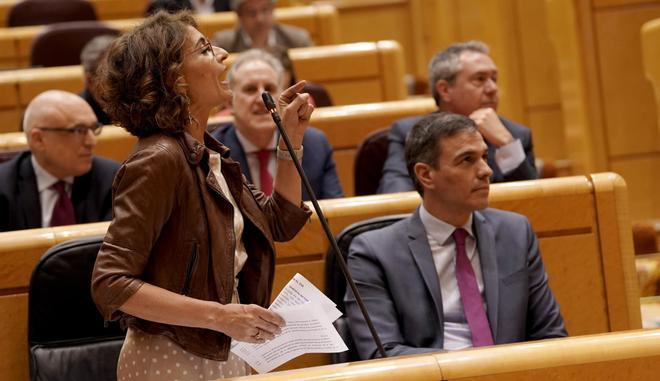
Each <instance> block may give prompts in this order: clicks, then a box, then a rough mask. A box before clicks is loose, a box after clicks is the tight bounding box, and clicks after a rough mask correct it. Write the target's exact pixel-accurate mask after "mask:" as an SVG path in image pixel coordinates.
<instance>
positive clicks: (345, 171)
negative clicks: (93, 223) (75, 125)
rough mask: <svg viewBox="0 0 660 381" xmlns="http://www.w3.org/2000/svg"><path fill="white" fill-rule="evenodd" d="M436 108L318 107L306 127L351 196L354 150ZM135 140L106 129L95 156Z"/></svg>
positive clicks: (15, 140)
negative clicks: (324, 147)
mask: <svg viewBox="0 0 660 381" xmlns="http://www.w3.org/2000/svg"><path fill="white" fill-rule="evenodd" d="M435 109H436V106H435V102H434V101H433V100H432V99H430V98H415V99H407V100H402V101H390V102H378V103H364V104H356V105H349V106H333V107H321V108H318V109H316V110H314V113H313V114H312V119H311V121H310V124H311V125H312V126H314V127H316V128H319V129H321V130H322V131H323V132H324V133H325V134H326V136H327V137H328V141H329V142H330V145H331V146H332V148H333V150H334V159H335V163H336V166H337V174H338V175H339V181H340V182H341V184H342V187H343V189H344V193H345V194H346V195H347V196H352V195H353V194H354V185H353V181H354V178H353V167H354V161H355V153H356V150H357V147H358V146H359V145H360V143H361V142H362V140H363V139H364V138H365V137H366V136H367V135H368V134H369V133H371V132H372V131H375V130H377V129H380V128H383V127H387V126H389V125H390V124H391V123H392V122H394V121H395V120H397V119H400V118H403V117H407V116H414V115H423V114H426V113H429V112H431V111H433V110H435ZM232 121H233V118H232V117H230V116H229V117H227V116H223V117H219V118H211V119H210V120H209V123H220V122H232ZM136 141H137V139H136V138H135V137H133V136H131V135H130V134H129V133H128V132H126V131H125V130H124V129H122V128H119V127H115V126H106V127H104V128H103V130H102V132H101V135H99V136H98V137H97V145H96V148H95V150H94V153H95V154H96V155H98V156H103V157H107V158H110V159H114V160H117V161H119V162H122V161H124V160H125V159H126V158H127V157H128V155H129V153H130V152H131V151H132V149H133V146H134V144H135V142H136ZM22 149H27V140H26V138H25V135H24V134H23V133H21V132H14V133H5V134H0V150H9V151H17V150H22Z"/></svg>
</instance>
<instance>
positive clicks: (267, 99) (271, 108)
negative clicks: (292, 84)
mask: <svg viewBox="0 0 660 381" xmlns="http://www.w3.org/2000/svg"><path fill="white" fill-rule="evenodd" d="M261 98H262V99H263V101H264V104H265V105H266V108H267V109H268V112H270V115H271V116H272V117H273V121H274V122H275V125H277V129H278V130H279V131H280V135H281V136H282V139H283V140H284V143H285V144H286V149H287V150H288V151H289V154H290V155H291V159H293V164H294V165H295V166H296V170H298V173H299V174H300V179H301V180H302V182H303V185H304V186H305V189H306V190H307V194H309V198H310V200H311V201H312V205H313V206H314V210H315V211H316V215H317V216H318V217H319V220H320V221H321V226H323V230H324V231H325V235H326V236H327V237H328V241H330V245H331V246H332V249H333V250H334V252H335V257H337V262H338V263H339V268H340V269H341V271H342V273H343V274H344V278H346V281H347V282H348V284H349V286H350V287H351V290H352V291H353V295H354V296H355V301H356V302H357V304H358V306H359V307H360V311H361V312H362V316H364V320H365V321H366V322H367V326H368V327H369V331H370V332H371V336H372V337H373V339H374V342H375V343H376V347H378V352H379V353H380V356H381V357H383V358H384V357H387V355H386V354H385V349H384V348H383V344H382V343H381V341H380V337H378V333H377V332H376V328H374V325H373V323H372V322H371V318H370V317H369V313H368V312H367V307H366V306H365V305H364V302H363V301H362V297H361V296H360V293H359V292H358V290H357V287H356V286H355V282H353V277H352V276H351V274H350V273H349V272H348V267H347V266H346V261H345V260H344V257H343V256H342V254H341V251H340V250H339V246H338V245H337V240H335V236H334V234H332V231H330V225H328V221H327V220H326V219H325V215H324V214H323V211H322V210H321V207H320V206H319V202H318V200H317V199H316V194H315V193H314V190H313V189H312V185H311V184H310V183H309V179H308V178H307V175H305V171H303V168H302V165H300V160H298V157H297V156H296V154H295V152H294V149H293V145H292V144H291V141H290V140H289V135H287V133H286V131H285V130H284V128H283V127H282V120H281V119H280V114H278V112H277V107H276V106H275V101H274V100H273V97H272V96H271V95H270V93H269V92H268V91H264V92H263V93H261Z"/></svg>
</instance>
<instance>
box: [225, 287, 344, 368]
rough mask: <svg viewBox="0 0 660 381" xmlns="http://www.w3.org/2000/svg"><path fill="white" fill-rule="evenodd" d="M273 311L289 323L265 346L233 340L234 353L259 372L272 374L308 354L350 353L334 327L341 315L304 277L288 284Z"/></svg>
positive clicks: (274, 303)
mask: <svg viewBox="0 0 660 381" xmlns="http://www.w3.org/2000/svg"><path fill="white" fill-rule="evenodd" d="M270 309H271V310H273V311H276V312H277V313H278V314H279V315H280V316H281V317H282V319H284V321H285V323H286V325H285V326H284V328H282V332H281V333H280V334H279V335H277V336H276V337H275V338H274V339H273V340H270V341H267V342H265V343H262V344H250V343H244V342H239V341H232V348H231V351H232V352H233V353H234V354H236V355H237V356H239V357H240V358H242V359H243V360H245V362H247V363H248V364H249V365H250V366H251V367H252V368H254V369H255V370H256V371H257V372H259V373H266V372H269V371H271V370H272V369H274V368H277V367H278V366H280V365H282V364H284V363H285V362H287V361H289V360H291V359H293V358H295V357H298V356H300V355H302V354H305V353H335V352H343V351H346V350H348V348H347V347H346V344H344V341H343V340H342V339H341V337H340V336H339V334H338V333H337V330H336V329H335V327H334V326H333V325H332V322H333V321H334V320H336V319H337V318H338V317H339V316H341V312H340V311H339V310H337V309H336V308H335V304H334V303H333V302H332V301H331V300H330V299H328V298H327V297H326V296H325V295H324V294H323V293H322V292H321V291H319V290H318V289H317V288H316V287H314V285H313V284H312V283H311V282H309V281H308V280H307V279H305V277H303V276H302V275H300V274H296V275H295V276H294V277H293V279H291V281H289V283H288V284H287V285H286V286H285V287H284V289H282V291H281V292H280V294H279V295H278V296H277V298H276V299H275V301H274V302H273V304H272V305H271V307H270Z"/></svg>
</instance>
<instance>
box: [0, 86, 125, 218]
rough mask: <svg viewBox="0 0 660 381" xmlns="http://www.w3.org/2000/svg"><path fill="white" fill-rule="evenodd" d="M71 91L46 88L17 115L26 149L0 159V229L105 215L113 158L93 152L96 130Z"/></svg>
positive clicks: (94, 122)
mask: <svg viewBox="0 0 660 381" xmlns="http://www.w3.org/2000/svg"><path fill="white" fill-rule="evenodd" d="M101 128H102V126H101V125H100V124H99V123H98V121H97V119H96V116H95V115H94V111H92V109H91V107H90V106H89V105H88V104H87V102H85V100H84V99H82V98H81V97H79V96H78V95H76V94H72V93H68V92H64V91H59V90H51V91H46V92H44V93H41V94H39V95H38V96H37V97H36V98H34V99H33V100H32V102H30V104H29V105H28V107H27V109H26V110H25V116H24V118H23V131H24V132H25V135H26V137H27V141H28V146H29V148H30V150H29V151H25V152H22V153H20V154H19V155H18V156H16V157H15V158H13V159H12V160H10V161H8V162H6V163H2V164H0V231H10V230H21V229H33V228H41V227H49V226H60V225H72V224H79V223H88V222H98V221H107V220H110V219H111V218H112V212H111V204H112V198H111V196H112V180H113V179H114V176H115V173H116V172H117V170H118V169H119V164H118V163H116V162H114V161H112V160H107V159H103V158H99V157H94V156H93V150H94V147H95V146H96V136H98V135H99V134H100V133H101Z"/></svg>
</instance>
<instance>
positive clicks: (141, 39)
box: [96, 11, 197, 137]
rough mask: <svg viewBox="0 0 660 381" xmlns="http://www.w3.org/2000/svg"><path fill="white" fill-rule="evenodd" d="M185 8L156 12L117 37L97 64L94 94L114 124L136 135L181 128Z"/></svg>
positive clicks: (185, 100)
mask: <svg viewBox="0 0 660 381" xmlns="http://www.w3.org/2000/svg"><path fill="white" fill-rule="evenodd" d="M189 25H190V26H192V27H195V28H197V23H196V22H195V19H194V18H193V17H192V15H191V14H190V12H180V13H176V14H169V13H167V12H164V11H160V12H158V13H156V14H155V15H153V16H151V17H149V18H148V19H146V20H145V21H144V22H143V23H142V24H141V25H139V26H137V27H135V29H133V30H132V31H130V32H127V33H125V34H124V35H122V36H121V37H120V38H118V39H117V40H116V41H115V42H114V43H113V44H112V45H111V46H110V48H109V50H108V53H107V56H106V59H105V60H104V62H102V63H101V65H100V66H99V69H98V74H97V79H96V91H97V92H96V94H98V95H99V98H100V99H99V101H100V103H101V105H102V106H103V109H104V110H105V111H106V113H108V114H109V115H110V118H111V119H112V121H113V122H114V123H116V124H117V125H119V126H122V127H124V128H125V129H126V130H127V131H128V132H130V133H131V134H132V135H135V136H137V137H145V136H148V135H151V134H153V133H156V132H164V133H167V134H170V135H173V134H179V133H181V132H183V130H184V128H185V126H186V125H187V124H188V123H189V122H190V116H189V115H190V113H189V109H188V108H189V106H190V98H189V97H188V95H187V93H186V90H187V85H186V81H185V79H184V77H183V58H184V52H183V47H184V44H185V41H186V36H187V33H188V31H187V27H188V26H189Z"/></svg>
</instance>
